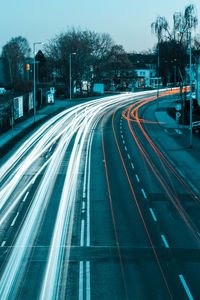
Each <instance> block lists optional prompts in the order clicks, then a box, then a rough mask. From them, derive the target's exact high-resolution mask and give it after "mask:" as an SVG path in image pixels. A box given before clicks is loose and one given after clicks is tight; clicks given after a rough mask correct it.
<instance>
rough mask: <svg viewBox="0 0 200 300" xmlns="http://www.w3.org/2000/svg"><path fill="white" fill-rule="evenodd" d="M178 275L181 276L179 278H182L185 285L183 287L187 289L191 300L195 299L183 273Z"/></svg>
mask: <svg viewBox="0 0 200 300" xmlns="http://www.w3.org/2000/svg"><path fill="white" fill-rule="evenodd" d="M178 276H179V278H180V280H181V283H182V285H183V287H184V289H185V291H186V294H187V295H188V298H189V300H194V298H193V296H192V294H191V292H190V289H189V287H188V285H187V283H186V281H185V279H184V277H183V275H182V274H179V275H178Z"/></svg>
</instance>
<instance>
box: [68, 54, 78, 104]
mask: <svg viewBox="0 0 200 300" xmlns="http://www.w3.org/2000/svg"><path fill="white" fill-rule="evenodd" d="M72 55H76V53H75V52H73V53H70V54H69V99H70V100H71V99H72Z"/></svg>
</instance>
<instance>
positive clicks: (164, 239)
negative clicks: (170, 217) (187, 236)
mask: <svg viewBox="0 0 200 300" xmlns="http://www.w3.org/2000/svg"><path fill="white" fill-rule="evenodd" d="M161 238H162V240H163V243H164V244H165V247H166V248H169V244H168V242H167V240H166V238H165V236H164V234H161Z"/></svg>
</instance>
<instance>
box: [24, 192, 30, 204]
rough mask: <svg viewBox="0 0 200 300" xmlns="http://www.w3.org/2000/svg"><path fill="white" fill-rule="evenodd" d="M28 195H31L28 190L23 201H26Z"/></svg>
mask: <svg viewBox="0 0 200 300" xmlns="http://www.w3.org/2000/svg"><path fill="white" fill-rule="evenodd" d="M28 195H29V192H27V193H26V195H25V197H24V199H23V202H25V201H26V199H27V197H28Z"/></svg>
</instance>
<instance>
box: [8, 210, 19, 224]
mask: <svg viewBox="0 0 200 300" xmlns="http://www.w3.org/2000/svg"><path fill="white" fill-rule="evenodd" d="M18 215H19V212H17V214H16V216H15V218H14V220H13V221H12V223H11V225H10V226H11V227H13V226H14V225H15V222H16V220H17V217H18Z"/></svg>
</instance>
